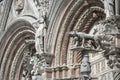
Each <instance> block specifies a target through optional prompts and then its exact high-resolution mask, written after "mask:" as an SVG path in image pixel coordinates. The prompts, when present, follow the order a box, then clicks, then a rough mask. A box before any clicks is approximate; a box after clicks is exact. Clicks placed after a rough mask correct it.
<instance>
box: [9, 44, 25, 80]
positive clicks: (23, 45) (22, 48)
mask: <svg viewBox="0 0 120 80" xmlns="http://www.w3.org/2000/svg"><path fill="white" fill-rule="evenodd" d="M25 47H26V45H25V44H22V45H21V46H20V48H19V49H18V51H17V53H16V55H15V58H14V60H13V62H12V64H11V65H12V66H11V69H10V76H9V79H10V80H14V79H15V74H17V73H15V71H16V70H17V68H18V67H16V64H18V63H19V62H18V61H19V58H21V61H22V57H23V56H22V57H20V56H21V55H23V54H22V53H23V51H24V49H25ZM15 80H16V79H15Z"/></svg>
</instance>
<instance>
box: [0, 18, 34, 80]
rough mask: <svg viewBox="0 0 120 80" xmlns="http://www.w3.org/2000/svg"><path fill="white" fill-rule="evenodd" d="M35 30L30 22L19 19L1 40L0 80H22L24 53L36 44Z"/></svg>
mask: <svg viewBox="0 0 120 80" xmlns="http://www.w3.org/2000/svg"><path fill="white" fill-rule="evenodd" d="M34 33H35V29H34V27H33V26H32V25H31V24H30V22H28V21H26V20H24V19H19V20H16V21H14V22H13V23H12V24H11V25H10V26H9V28H8V29H7V30H6V32H5V34H4V35H3V36H2V38H1V44H0V65H1V66H0V71H1V73H0V74H1V75H0V80H20V79H21V76H22V69H23V62H24V54H25V53H24V52H25V50H26V48H28V46H30V45H32V46H34V43H31V42H28V41H30V40H34Z"/></svg>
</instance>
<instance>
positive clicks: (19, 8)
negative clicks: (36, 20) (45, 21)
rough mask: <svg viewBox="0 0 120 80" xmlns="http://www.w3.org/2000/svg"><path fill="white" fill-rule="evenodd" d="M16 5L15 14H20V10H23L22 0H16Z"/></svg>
mask: <svg viewBox="0 0 120 80" xmlns="http://www.w3.org/2000/svg"><path fill="white" fill-rule="evenodd" d="M15 5H16V6H15V7H16V12H17V14H20V13H21V11H22V10H23V8H24V0H18V1H16V4H15Z"/></svg>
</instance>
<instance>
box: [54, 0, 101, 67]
mask: <svg viewBox="0 0 120 80" xmlns="http://www.w3.org/2000/svg"><path fill="white" fill-rule="evenodd" d="M96 2H97V1H95V0H93V3H87V2H86V1H85V2H82V0H79V1H76V3H75V4H74V5H73V6H72V7H71V8H70V11H68V12H66V14H67V15H66V16H65V18H64V20H62V21H61V24H62V26H61V25H60V27H59V31H58V37H57V38H56V46H54V47H55V49H54V50H55V51H54V53H55V57H56V59H55V65H60V64H64V63H65V64H66V57H67V56H66V54H67V48H68V43H69V36H68V32H69V31H71V30H74V29H75V28H76V27H75V26H77V27H79V28H82V27H85V24H87V23H88V22H89V23H92V24H93V23H94V21H95V20H96V19H97V18H99V17H100V16H101V15H98V14H97V13H96V15H97V16H96V17H95V16H93V13H95V12H101V14H103V10H102V8H103V6H101V4H102V3H101V2H100V1H99V4H98V5H97V6H98V7H96V5H95V4H96ZM97 3H98V2H97ZM97 9H98V10H97ZM86 13H87V14H86ZM93 17H95V18H94V19H93V20H92V21H91V22H90V21H89V19H91V18H93ZM77 23H78V25H76V24H77ZM80 23H81V24H80ZM83 24H84V25H83ZM88 26H89V27H90V26H92V25H88ZM60 56H61V57H60ZM60 61H62V62H60Z"/></svg>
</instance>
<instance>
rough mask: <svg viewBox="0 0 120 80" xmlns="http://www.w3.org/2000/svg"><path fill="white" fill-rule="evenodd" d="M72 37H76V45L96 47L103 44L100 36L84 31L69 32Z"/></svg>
mask: <svg viewBox="0 0 120 80" xmlns="http://www.w3.org/2000/svg"><path fill="white" fill-rule="evenodd" d="M69 34H70V36H71V37H74V38H75V40H76V44H75V45H76V46H81V47H83V48H85V47H86V48H87V47H89V48H90V47H92V46H93V48H94V49H96V48H98V47H99V46H101V43H100V40H99V38H98V36H93V35H90V34H85V33H82V32H70V33H69Z"/></svg>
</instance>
